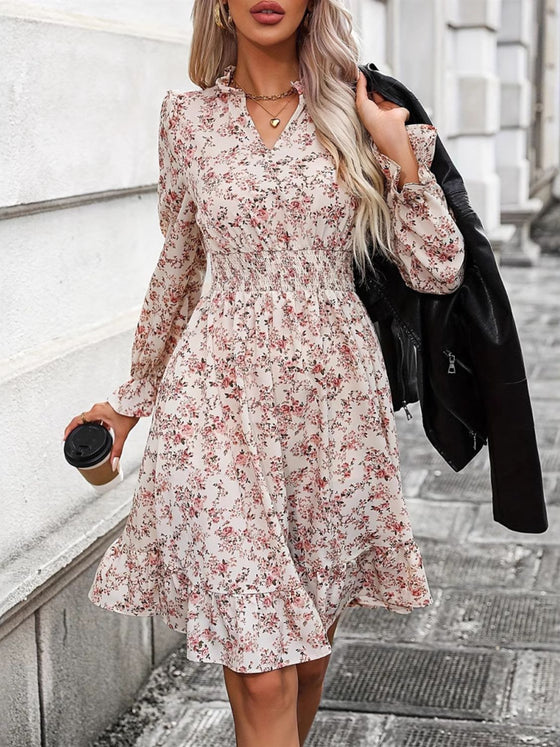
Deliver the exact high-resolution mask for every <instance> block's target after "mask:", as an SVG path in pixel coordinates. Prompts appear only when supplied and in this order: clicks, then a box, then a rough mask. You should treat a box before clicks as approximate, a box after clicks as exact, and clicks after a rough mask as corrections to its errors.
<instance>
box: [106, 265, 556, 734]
mask: <svg viewBox="0 0 560 747" xmlns="http://www.w3.org/2000/svg"><path fill="white" fill-rule="evenodd" d="M502 272H503V276H504V279H505V282H506V285H507V287H508V290H509V293H510V298H511V301H512V304H513V307H514V312H515V316H516V320H517V324H518V327H519V332H520V337H521V341H522V345H523V349H524V352H525V360H526V364H527V370H528V376H529V385H530V390H531V393H532V397H533V407H534V414H535V420H536V423H537V431H538V437H539V444H540V447H541V457H542V462H543V469H544V475H545V491H546V496H547V505H548V513H549V524H550V526H549V529H548V531H547V532H546V533H544V534H532V535H531V534H522V533H516V532H512V531H510V530H508V529H506V528H504V527H502V526H501V525H499V524H497V523H496V522H494V521H493V519H492V510H491V496H490V477H489V470H488V462H487V458H486V456H487V455H486V449H483V451H482V452H481V453H480V454H479V455H478V457H476V458H475V460H474V462H472V463H471V465H469V467H467V468H466V469H465V470H464V471H463V472H460V473H455V472H453V471H452V470H451V468H449V467H448V466H447V465H446V464H445V462H444V461H443V460H442V459H441V457H440V456H439V455H438V454H437V452H436V451H435V450H434V449H433V447H432V446H431V445H430V444H429V443H428V441H427V439H426V437H425V436H424V434H423V431H422V425H421V422H420V411H419V409H418V406H416V407H414V408H412V412H413V415H414V418H413V420H412V421H410V422H407V421H406V419H405V418H404V417H401V416H400V415H401V414H400V413H399V418H398V422H399V433H400V439H401V454H402V464H403V478H404V483H405V494H406V498H407V505H408V507H409V510H410V513H411V519H412V526H413V530H414V534H415V537H416V539H417V540H418V543H419V546H420V549H421V551H422V555H423V558H424V563H425V566H426V572H427V576H428V580H429V582H430V587H431V589H432V594H433V597H434V604H433V605H431V606H430V607H428V608H425V609H422V610H415V611H414V612H412V613H411V614H410V615H397V614H395V613H389V612H386V611H384V610H366V609H360V608H358V609H356V608H353V609H348V610H346V612H345V613H344V617H343V618H342V619H341V622H340V623H339V626H338V629H337V633H336V637H335V644H334V648H333V654H332V658H331V662H330V664H329V670H328V673H327V679H326V682H325V688H324V693H323V700H322V703H321V709H320V711H319V714H318V715H317V719H316V722H315V724H314V727H313V730H312V733H311V734H310V736H309V738H308V740H307V742H306V747H335V746H336V747H374V746H375V747H377V746H379V747H521V745H523V747H527V745H531V746H539V747H545V746H546V747H556V746H560V581H559V577H560V292H559V291H560V259H555V258H551V257H543V258H542V259H541V263H540V266H539V267H538V268H534V269H531V268H529V269H528V268H504V269H503V271H502ZM106 745H117V746H119V747H123V746H124V745H127V746H130V747H132V746H134V747H156V745H157V746H158V747H160V746H162V747H213V745H216V746H218V745H219V747H230V745H231V747H234V745H235V738H234V732H233V721H232V718H231V713H230V709H229V705H228V702H227V696H226V692H225V688H224V686H223V683H222V668H221V666H218V665H214V664H198V663H194V662H188V661H187V660H186V658H185V656H184V652H183V651H182V650H178V651H176V652H175V653H173V654H172V655H171V656H170V657H169V658H168V659H167V660H166V661H165V662H164V664H163V665H162V666H160V667H159V668H158V669H156V670H155V671H154V672H153V673H152V676H151V677H150V679H149V681H148V683H147V684H146V686H145V687H144V689H143V690H142V692H141V693H140V697H139V699H138V700H137V702H136V704H135V705H134V706H133V708H132V709H131V711H129V712H128V713H127V714H125V715H124V716H123V718H122V719H121V720H120V721H119V722H118V723H117V724H115V725H114V726H113V728H112V729H110V730H109V731H107V732H106V733H105V734H104V735H102V736H101V737H100V738H99V740H98V741H97V742H95V747H105V746H106ZM263 747H264V746H263Z"/></svg>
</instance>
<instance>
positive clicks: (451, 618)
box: [430, 590, 560, 649]
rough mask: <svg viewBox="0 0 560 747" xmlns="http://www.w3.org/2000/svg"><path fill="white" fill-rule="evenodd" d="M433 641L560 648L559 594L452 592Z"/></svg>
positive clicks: (445, 600)
mask: <svg viewBox="0 0 560 747" xmlns="http://www.w3.org/2000/svg"><path fill="white" fill-rule="evenodd" d="M430 640H431V641H443V642H447V643H450V642H454V643H461V644H463V645H464V644H466V645H473V646H475V645H476V646H506V647H508V648H518V647H519V648H548V649H559V648H560V595H544V594H538V593H519V592H512V593H507V592H502V593H497V592H496V591H481V592H476V591H475V592H471V591H462V590H450V591H448V592H446V593H445V594H444V596H443V599H442V603H441V605H440V609H439V616H438V621H437V625H434V627H433V628H432V635H431V638H430Z"/></svg>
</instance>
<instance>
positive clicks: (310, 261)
mask: <svg viewBox="0 0 560 747" xmlns="http://www.w3.org/2000/svg"><path fill="white" fill-rule="evenodd" d="M210 263H211V276H212V286H214V287H215V288H216V287H223V288H225V289H228V290H242V291H256V290H279V291H282V290H298V289H313V288H331V289H333V290H339V291H344V290H354V287H355V285H354V273H353V257H352V251H351V249H350V250H340V249H338V250H329V249H299V248H298V249H293V250H292V249H286V250H275V251H271V250H261V251H254V252H231V253H228V254H218V253H216V252H213V253H212V254H211V259H210Z"/></svg>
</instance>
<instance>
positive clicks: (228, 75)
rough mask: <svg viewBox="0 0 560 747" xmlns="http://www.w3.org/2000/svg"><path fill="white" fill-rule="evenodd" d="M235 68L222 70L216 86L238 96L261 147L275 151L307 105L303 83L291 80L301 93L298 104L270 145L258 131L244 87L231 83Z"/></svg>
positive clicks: (219, 89)
mask: <svg viewBox="0 0 560 747" xmlns="http://www.w3.org/2000/svg"><path fill="white" fill-rule="evenodd" d="M234 70H235V65H228V66H227V67H226V68H225V69H224V71H223V72H222V75H220V76H218V77H217V78H216V81H215V85H216V88H217V89H218V91H219V92H224V93H225V94H227V95H228V96H231V95H232V94H233V95H234V96H237V99H236V101H237V103H238V104H239V106H240V107H241V108H242V110H243V114H244V115H245V116H246V118H247V120H248V122H249V128H250V129H251V131H252V132H253V135H254V137H255V139H256V140H257V142H258V144H259V146H260V148H261V149H263V150H264V151H266V152H267V153H274V152H275V151H276V150H277V149H278V148H280V146H281V145H282V143H283V142H284V139H285V138H286V137H287V135H288V132H289V131H290V130H291V129H292V127H293V125H294V122H295V121H296V119H298V117H299V114H300V112H301V110H302V109H303V107H304V106H305V95H304V93H303V84H302V82H301V81H300V80H291V81H290V83H291V84H292V85H293V86H294V88H295V89H296V91H297V92H298V94H299V101H298V105H297V107H296V108H295V110H294V111H293V113H292V116H291V117H290V119H289V120H288V121H287V122H286V124H285V125H284V129H283V130H282V132H281V133H280V134H279V135H278V137H277V138H276V140H275V142H274V145H272V147H269V146H268V145H266V144H265V142H264V140H263V139H262V135H261V133H260V132H259V131H258V129H257V125H256V124H255V121H254V120H253V117H252V116H251V114H250V113H249V109H248V107H247V99H246V97H245V92H244V91H243V89H241V88H237V87H236V86H232V85H231V84H230V80H231V79H232V78H233V72H234Z"/></svg>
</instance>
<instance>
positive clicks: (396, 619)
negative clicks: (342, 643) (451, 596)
mask: <svg viewBox="0 0 560 747" xmlns="http://www.w3.org/2000/svg"><path fill="white" fill-rule="evenodd" d="M432 596H433V598H434V603H433V604H431V605H429V606H428V607H421V608H419V609H415V610H412V612H411V613H410V614H399V613H397V612H390V611H389V610H386V609H383V608H379V609H367V608H365V607H349V608H347V609H346V610H345V612H344V615H343V616H342V617H341V619H340V622H339V624H338V626H337V628H336V638H335V641H336V644H337V645H338V640H339V639H340V638H360V639H369V640H373V641H383V642H396V641H421V640H423V639H424V638H426V636H427V635H428V633H429V632H430V630H431V627H432V625H433V623H434V619H435V617H436V608H437V604H438V600H439V597H440V596H441V592H440V591H439V590H437V589H436V590H432Z"/></svg>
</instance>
